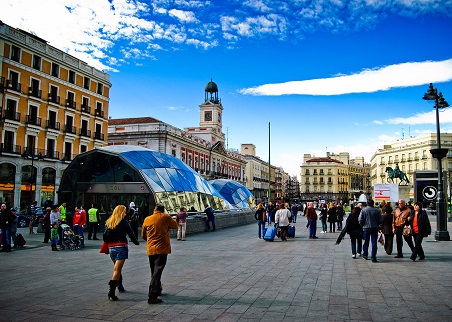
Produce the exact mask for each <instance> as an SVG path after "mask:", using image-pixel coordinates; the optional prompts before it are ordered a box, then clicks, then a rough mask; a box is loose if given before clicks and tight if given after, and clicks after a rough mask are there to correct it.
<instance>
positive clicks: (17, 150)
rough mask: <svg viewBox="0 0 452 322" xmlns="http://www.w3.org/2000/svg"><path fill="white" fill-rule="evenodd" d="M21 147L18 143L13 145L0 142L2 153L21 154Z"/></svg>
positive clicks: (0, 152)
mask: <svg viewBox="0 0 452 322" xmlns="http://www.w3.org/2000/svg"><path fill="white" fill-rule="evenodd" d="M21 152H22V147H21V146H20V145H14V144H9V143H1V144H0V154H2V153H13V154H21Z"/></svg>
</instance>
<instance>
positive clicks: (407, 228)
mask: <svg viewBox="0 0 452 322" xmlns="http://www.w3.org/2000/svg"><path fill="white" fill-rule="evenodd" d="M402 234H403V236H405V237H411V226H410V225H405V227H403V231H402Z"/></svg>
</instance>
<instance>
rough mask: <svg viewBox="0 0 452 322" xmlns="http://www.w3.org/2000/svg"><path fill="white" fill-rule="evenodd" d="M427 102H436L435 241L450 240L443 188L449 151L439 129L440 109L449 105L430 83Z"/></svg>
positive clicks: (432, 151) (426, 96) (432, 150)
mask: <svg viewBox="0 0 452 322" xmlns="http://www.w3.org/2000/svg"><path fill="white" fill-rule="evenodd" d="M422 99H424V100H427V101H435V106H434V107H435V109H436V149H431V150H430V153H431V154H432V156H433V157H434V158H435V159H437V160H438V195H437V199H436V218H437V219H436V221H437V224H436V228H437V231H436V232H435V240H450V236H449V232H448V231H447V208H446V202H445V200H444V187H443V167H442V161H441V160H442V159H443V158H444V157H445V156H446V155H447V152H448V151H449V149H443V148H441V132H440V129H439V111H438V110H439V109H440V108H446V107H449V106H450V105H449V103H447V102H446V100H445V99H444V97H443V93H439V95H438V89H437V88H434V87H433V84H432V83H430V86H429V87H428V90H427V92H426V93H425V94H424V97H423V98H422Z"/></svg>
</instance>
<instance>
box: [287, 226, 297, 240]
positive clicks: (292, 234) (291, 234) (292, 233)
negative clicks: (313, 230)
mask: <svg viewBox="0 0 452 322" xmlns="http://www.w3.org/2000/svg"><path fill="white" fill-rule="evenodd" d="M287 237H289V238H295V226H292V225H289V229H288V230H287Z"/></svg>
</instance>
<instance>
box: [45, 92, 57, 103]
mask: <svg viewBox="0 0 452 322" xmlns="http://www.w3.org/2000/svg"><path fill="white" fill-rule="evenodd" d="M47 100H48V101H49V102H50V103H54V104H60V97H59V96H58V95H52V93H49V96H48V98H47Z"/></svg>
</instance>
